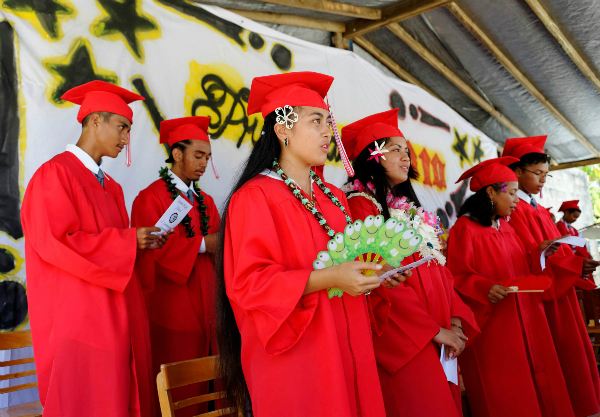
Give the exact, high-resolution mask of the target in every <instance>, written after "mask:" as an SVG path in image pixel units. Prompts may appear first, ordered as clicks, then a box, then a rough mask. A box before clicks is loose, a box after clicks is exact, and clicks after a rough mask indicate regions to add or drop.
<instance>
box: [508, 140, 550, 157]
mask: <svg viewBox="0 0 600 417" xmlns="http://www.w3.org/2000/svg"><path fill="white" fill-rule="evenodd" d="M547 137H548V135H544V136H531V137H528V138H513V139H506V143H505V144H504V151H503V152H502V156H513V157H515V158H519V159H520V158H521V157H522V156H523V155H527V154H528V153H543V154H545V153H546V152H544V144H545V143H546V138H547Z"/></svg>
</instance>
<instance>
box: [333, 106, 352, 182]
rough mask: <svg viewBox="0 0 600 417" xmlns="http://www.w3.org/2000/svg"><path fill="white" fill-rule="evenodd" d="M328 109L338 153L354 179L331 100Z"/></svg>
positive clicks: (349, 174)
mask: <svg viewBox="0 0 600 417" xmlns="http://www.w3.org/2000/svg"><path fill="white" fill-rule="evenodd" d="M327 107H328V109H329V114H330V115H331V128H332V129H333V137H334V138H335V144H336V145H337V148H338V151H339V152H340V157H341V158H342V162H343V163H344V168H346V172H347V173H348V176H349V177H353V176H354V168H352V164H350V160H349V159H348V155H347V154H346V149H345V148H344V144H343V143H342V138H341V137H340V133H339V132H338V128H337V124H336V123H335V117H333V112H332V111H331V105H330V104H329V99H327Z"/></svg>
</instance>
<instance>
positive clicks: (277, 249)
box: [217, 72, 402, 417]
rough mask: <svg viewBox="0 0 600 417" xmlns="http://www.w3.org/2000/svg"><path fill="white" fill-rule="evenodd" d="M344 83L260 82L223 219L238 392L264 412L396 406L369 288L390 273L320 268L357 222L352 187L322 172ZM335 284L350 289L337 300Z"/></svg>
mask: <svg viewBox="0 0 600 417" xmlns="http://www.w3.org/2000/svg"><path fill="white" fill-rule="evenodd" d="M332 81H333V78H332V77H330V76H327V75H323V74H319V73H313V72H299V73H288V74H280V75H273V76H266V77H259V78H255V79H254V80H253V81H252V87H251V90H250V97H249V101H248V114H254V113H257V112H261V113H262V115H263V117H264V118H265V122H264V125H263V130H262V134H261V138H260V139H259V140H258V141H257V142H256V144H255V145H254V147H253V149H252V152H251V154H250V156H249V159H248V160H247V163H246V164H245V166H244V169H243V172H242V174H241V176H240V178H239V180H238V182H237V184H236V185H235V187H234V188H233V192H232V195H231V198H230V199H229V201H228V204H227V208H226V210H225V213H226V215H224V218H223V220H222V228H221V230H222V231H223V237H224V239H223V242H222V245H223V246H222V247H221V249H220V250H219V251H218V252H217V255H218V256H220V259H221V262H222V265H221V266H220V267H219V265H220V262H219V261H218V262H217V278H218V284H217V293H218V294H217V323H218V332H217V338H218V342H219V352H220V357H221V375H223V378H224V383H225V387H226V391H227V399H228V400H229V401H230V402H231V405H232V406H234V407H236V408H237V409H238V410H243V409H246V408H249V407H251V408H252V411H253V413H254V416H256V417H275V416H276V417H280V416H288V417H294V416H298V417H306V416H311V417H321V416H322V417H325V416H336V417H358V416H362V417H381V416H384V415H385V410H384V406H383V400H382V396H381V389H380V387H379V379H378V377H377V368H376V366H375V356H374V354H373V344H372V341H371V325H370V320H369V315H368V312H367V301H366V297H365V296H364V294H365V293H366V292H368V291H370V290H372V289H374V288H377V287H378V286H379V285H380V284H379V278H378V277H377V275H372V276H365V275H362V274H361V272H360V271H361V270H363V269H373V270H379V269H380V268H381V266H380V265H376V264H373V263H366V262H355V261H350V262H345V263H342V264H339V265H334V266H331V267H327V268H324V269H321V270H313V265H312V264H313V261H315V260H316V259H317V254H318V252H319V251H322V250H326V247H327V243H328V241H329V240H330V239H331V237H332V236H333V234H334V232H342V231H343V230H344V228H345V227H346V225H347V224H349V223H351V222H352V219H351V218H350V217H349V212H348V209H347V202H346V198H345V196H344V193H343V192H341V191H340V190H339V189H338V188H336V187H335V186H333V185H331V184H327V183H325V182H323V181H322V180H321V178H319V177H317V176H316V175H312V174H311V171H310V167H311V166H320V165H323V164H324V163H325V161H326V158H327V152H328V150H329V143H330V140H331V129H330V122H331V117H330V113H329V106H328V105H327V104H325V102H324V99H323V97H325V95H326V94H327V91H328V90H329V87H330V85H331V83H332ZM334 131H335V129H334ZM338 146H341V142H340V143H339V145H338ZM219 254H220V255H219ZM217 259H219V258H217ZM331 287H337V288H340V289H342V290H343V291H344V294H343V296H342V297H333V298H332V299H329V297H328V294H327V291H326V290H327V289H328V288H331ZM399 389H402V387H399ZM248 393H249V395H248Z"/></svg>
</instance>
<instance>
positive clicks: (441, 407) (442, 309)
mask: <svg viewBox="0 0 600 417" xmlns="http://www.w3.org/2000/svg"><path fill="white" fill-rule="evenodd" d="M348 203H349V205H350V209H351V211H352V217H353V218H354V219H362V220H364V219H365V218H366V217H367V216H369V215H374V216H376V215H378V214H380V213H379V210H378V209H377V207H376V206H375V204H373V202H371V201H370V200H368V199H367V198H365V197H362V196H356V197H352V198H350V199H349V200H348ZM420 258H421V256H420V255H419V254H414V255H412V256H410V257H409V258H407V259H405V260H404V261H403V262H402V263H403V264H405V265H407V264H409V263H412V262H415V261H417V260H419V259H420ZM412 273H413V275H412V276H411V277H410V278H408V279H407V280H406V282H405V283H404V284H401V285H400V286H398V287H396V288H394V289H393V290H389V291H387V295H388V297H389V299H390V301H391V303H392V305H391V309H390V311H389V317H381V316H380V317H377V319H378V321H384V322H385V321H387V323H386V324H385V328H384V329H383V331H382V332H380V334H379V335H377V334H375V335H373V344H374V348H375V357H376V359H377V369H378V371H379V379H380V381H381V389H382V391H383V399H384V403H385V409H386V413H387V416H388V417H395V416H440V417H444V416H453V417H454V416H461V415H462V405H461V397H460V387H459V386H457V385H454V384H452V383H449V382H448V381H447V378H446V375H445V373H444V371H443V369H442V366H441V365H440V352H439V347H438V345H437V343H435V342H434V341H433V340H432V339H433V338H434V337H435V335H436V334H437V333H438V332H439V330H440V327H443V328H446V329H449V328H450V318H451V317H459V318H460V319H461V321H462V327H463V328H464V329H465V333H466V335H467V337H469V338H473V337H474V336H475V335H476V334H477V333H478V331H479V329H478V327H477V324H476V323H475V318H474V316H473V313H472V312H471V310H470V309H469V308H468V307H467V306H466V305H465V304H464V303H463V301H462V300H461V299H460V297H459V296H458V295H457V293H456V291H455V290H454V288H453V277H452V274H451V273H450V271H449V270H448V269H447V268H446V267H444V266H441V265H439V264H438V263H437V262H435V261H434V262H431V263H430V264H429V266H428V265H427V264H425V265H421V266H419V267H418V268H416V269H413V270H412ZM380 288H381V290H380V289H378V290H377V291H374V292H373V295H376V294H377V292H380V291H382V290H383V291H385V289H384V288H383V287H380ZM381 327H383V326H381Z"/></svg>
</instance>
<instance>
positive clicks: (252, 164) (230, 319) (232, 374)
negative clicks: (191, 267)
mask: <svg viewBox="0 0 600 417" xmlns="http://www.w3.org/2000/svg"><path fill="white" fill-rule="evenodd" d="M276 117H277V116H276V115H275V113H274V112H273V113H270V114H269V115H267V117H265V122H264V125H263V130H262V133H261V137H260V139H259V140H258V141H257V142H256V143H255V144H254V148H253V149H252V152H251V153H250V156H249V157H248V159H247V160H246V163H245V165H244V168H243V170H242V173H241V174H240V176H239V177H238V180H237V183H236V184H235V186H234V187H233V190H232V191H231V194H229V197H227V200H226V203H225V208H224V210H223V218H222V220H221V227H220V230H219V243H218V248H217V253H216V258H215V262H216V268H215V269H216V271H215V272H216V280H217V283H216V298H217V299H216V310H217V312H216V320H217V326H216V333H217V344H218V347H219V356H220V361H219V369H218V370H217V371H218V375H219V377H220V378H221V379H222V384H223V390H224V391H225V393H226V395H227V403H228V405H229V406H230V407H233V408H235V409H236V410H237V412H236V413H235V414H236V415H243V416H245V417H246V416H252V415H253V413H252V402H251V401H250V394H249V392H248V386H247V385H246V379H245V378H244V372H243V370H242V361H241V352H242V338H241V335H240V331H239V329H238V327H237V323H236V321H235V316H234V315H233V310H232V308H231V304H230V302H229V298H228V297H227V291H226V288H225V274H224V269H223V252H224V250H225V238H224V237H225V228H226V226H227V211H228V209H229V202H230V200H231V196H232V195H233V194H234V193H235V192H237V191H238V190H239V189H240V188H242V187H243V186H244V184H246V183H247V182H248V181H250V180H251V179H252V178H254V177H255V176H256V175H258V174H260V173H261V172H262V171H264V170H265V169H270V168H271V166H272V164H273V160H274V159H275V158H278V157H279V154H280V153H281V145H280V143H279V139H278V138H277V135H276V134H275V129H274V127H275V118H276ZM240 413H241V414H240Z"/></svg>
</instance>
